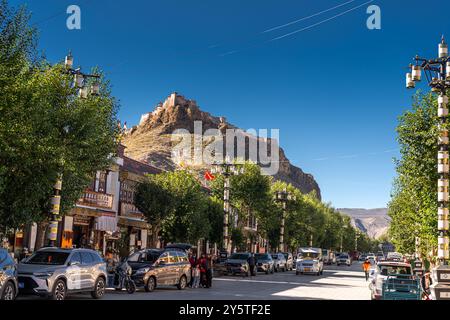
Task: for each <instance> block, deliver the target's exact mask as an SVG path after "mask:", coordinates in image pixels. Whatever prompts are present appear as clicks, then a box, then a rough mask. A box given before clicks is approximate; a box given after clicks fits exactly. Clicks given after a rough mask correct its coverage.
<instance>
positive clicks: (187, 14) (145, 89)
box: [10, 0, 450, 208]
mask: <svg viewBox="0 0 450 320" xmlns="http://www.w3.org/2000/svg"><path fill="white" fill-rule="evenodd" d="M347 1H348V0H321V1H304V0H302V1H300V0H289V1H288V0H276V1H275V0H252V1H250V0H249V1H243V0H227V1H213V0H208V1H206V0H203V1H200V0H198V1H197V0H192V1H185V0H151V1H144V0H128V1H111V0H71V1H66V0H29V1H27V3H28V7H29V9H30V10H32V12H33V17H32V21H33V22H37V23H38V24H37V26H38V28H39V29H40V48H41V49H42V50H44V51H45V54H46V56H47V58H48V59H49V60H50V61H52V62H56V61H58V60H60V59H63V57H64V56H65V54H66V53H67V51H68V50H69V49H72V50H73V54H74V56H75V64H76V65H82V66H83V67H84V68H85V69H86V68H88V67H90V66H93V65H99V66H101V67H102V68H103V69H104V70H105V71H106V72H107V74H108V76H109V79H110V80H111V82H112V85H113V94H114V95H115V96H117V97H118V98H119V99H120V101H121V110H120V114H119V115H120V118H121V119H122V120H124V121H128V123H129V124H136V123H137V122H138V120H139V117H140V115H141V114H142V113H145V112H148V111H151V110H152V108H153V106H154V105H155V104H156V103H157V102H159V101H160V100H162V99H164V98H165V97H166V96H167V95H168V94H169V93H170V92H172V91H177V92H179V93H181V94H183V95H185V96H186V97H187V98H192V99H195V100H197V102H198V103H199V105H200V106H201V108H202V109H204V110H206V111H209V112H211V113H212V114H215V115H224V116H226V117H227V118H228V120H229V121H230V122H231V123H233V124H235V125H238V126H239V127H241V128H244V129H247V128H279V129H280V136H281V137H280V140H281V145H282V146H283V148H284V149H285V151H286V153H287V156H288V157H289V158H290V159H291V160H292V162H293V163H294V164H296V165H298V166H300V167H301V168H302V169H303V170H304V171H305V172H309V173H311V174H313V175H314V177H315V178H316V180H317V181H318V183H319V185H320V187H321V189H322V194H323V198H324V200H326V201H331V202H332V203H333V205H334V206H336V207H361V208H375V207H384V206H386V204H387V202H388V201H389V197H390V191H391V186H392V179H393V177H394V175H395V171H394V165H393V161H392V158H393V157H395V156H398V145H397V143H396V135H395V131H394V129H395V126H396V121H397V120H396V119H397V117H398V116H399V115H400V114H401V113H402V111H403V110H405V109H406V108H408V107H409V106H410V104H411V99H410V97H411V94H412V92H410V91H406V89H404V82H405V80H404V75H405V72H406V69H405V67H406V66H407V65H408V64H409V63H410V61H411V58H412V57H413V56H414V55H415V54H416V53H420V54H423V55H428V56H434V55H436V54H437V43H438V42H439V40H440V35H441V34H442V33H447V34H448V37H449V39H450V28H449V27H450V19H449V12H450V2H448V1H442V0H440V1H438V0H429V1H426V2H424V1H418V0H414V1H406V0H404V1H400V0H399V1H387V0H381V1H374V2H373V3H372V4H376V5H379V6H380V8H381V14H382V29H381V30H368V29H367V28H366V19H367V17H368V15H367V14H366V8H367V7H368V6H369V4H367V5H364V6H362V7H360V8H358V9H355V10H353V11H349V12H348V13H347V14H344V15H342V16H339V17H336V19H331V20H329V21H327V22H325V23H322V24H319V25H317V26H315V27H312V28H310V29H307V30H305V31H303V32H299V33H296V34H294V35H292V36H289V37H285V38H283V39H280V40H277V41H268V40H270V39H272V38H274V37H277V36H280V35H283V34H286V33H289V32H292V31H295V30H299V29H302V28H304V27H308V26H311V25H313V24H316V23H318V22H321V21H324V20H326V19H328V18H331V17H333V16H335V15H338V14H340V13H342V12H344V11H347V10H349V9H352V8H354V7H356V6H358V5H360V4H362V3H364V2H366V1H367V0H363V1H361V0H355V1H353V2H351V3H348V4H347V5H345V6H342V7H339V8H337V9H335V10H332V11H329V12H325V13H323V14H321V15H317V16H315V17H312V18H310V19H307V20H304V21H301V22H299V23H296V24H293V25H289V26H287V27H285V28H281V29H277V30H275V31H273V32H268V33H263V34H262V33H261V32H262V31H264V30H267V29H269V28H272V27H275V26H278V25H282V24H285V23H289V22H291V21H293V20H296V19H300V18H302V17H305V16H309V15H312V14H315V13H316V12H319V11H322V10H326V9H328V8H331V7H333V6H337V5H339V4H342V3H344V2H347ZM23 2H24V1H10V3H12V4H19V3H23ZM70 4H77V5H79V6H80V7H81V10H82V29H81V30H79V31H69V30H68V29H67V28H66V18H67V16H68V15H66V14H65V11H66V8H67V6H68V5H70ZM425 5H426V6H427V7H428V8H431V7H434V8H439V9H436V10H431V9H426V8H425ZM230 52H231V54H226V53H230ZM224 54H225V55H224Z"/></svg>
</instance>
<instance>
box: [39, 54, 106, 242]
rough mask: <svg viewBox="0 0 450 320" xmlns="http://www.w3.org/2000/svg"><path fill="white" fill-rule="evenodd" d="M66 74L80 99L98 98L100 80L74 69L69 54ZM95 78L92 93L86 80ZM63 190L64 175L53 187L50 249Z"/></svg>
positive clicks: (54, 237)
mask: <svg viewBox="0 0 450 320" xmlns="http://www.w3.org/2000/svg"><path fill="white" fill-rule="evenodd" d="M64 66H65V68H66V69H65V72H66V73H67V74H70V75H73V76H74V83H73V85H74V87H75V88H77V90H78V97H79V98H81V99H86V98H87V97H88V94H89V93H90V94H91V95H92V96H97V95H99V93H100V85H99V82H98V80H97V79H99V78H100V76H99V75H96V74H85V73H82V72H81V68H78V69H73V56H72V54H71V53H70V52H69V54H68V55H67V56H66V58H65V61H64ZM88 78H94V79H96V80H95V81H94V82H93V84H92V85H91V87H90V92H89V90H88V87H87V86H86V85H85V79H88ZM63 130H64V134H68V133H69V130H70V128H69V127H68V126H65V127H64V128H63ZM61 189H62V173H60V174H59V175H58V178H57V180H56V182H55V185H54V186H53V195H52V197H51V200H50V201H51V209H50V225H49V228H48V234H47V238H48V243H49V246H50V247H54V246H55V245H56V240H57V238H58V222H59V220H60V206H61Z"/></svg>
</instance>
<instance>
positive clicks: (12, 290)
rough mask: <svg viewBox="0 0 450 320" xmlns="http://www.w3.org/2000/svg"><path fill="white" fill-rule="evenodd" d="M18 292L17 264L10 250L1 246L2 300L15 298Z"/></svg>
mask: <svg viewBox="0 0 450 320" xmlns="http://www.w3.org/2000/svg"><path fill="white" fill-rule="evenodd" d="M18 292H19V285H18V283H17V264H16V262H15V261H14V260H13V258H12V257H11V255H10V254H9V253H8V250H6V249H2V248H0V300H14V299H16V297H17V293H18Z"/></svg>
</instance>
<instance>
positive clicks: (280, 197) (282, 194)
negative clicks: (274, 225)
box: [275, 188, 296, 252]
mask: <svg viewBox="0 0 450 320" xmlns="http://www.w3.org/2000/svg"><path fill="white" fill-rule="evenodd" d="M295 199H296V197H295V195H294V194H292V193H291V192H288V191H287V189H286V188H284V190H283V191H277V192H276V194H275V200H276V201H277V202H280V203H281V204H282V206H283V213H282V216H281V228H280V244H279V247H278V250H279V251H280V252H284V251H285V250H284V227H285V223H286V213H287V203H288V201H291V200H292V201H295Z"/></svg>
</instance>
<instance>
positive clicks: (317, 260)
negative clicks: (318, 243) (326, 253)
mask: <svg viewBox="0 0 450 320" xmlns="http://www.w3.org/2000/svg"><path fill="white" fill-rule="evenodd" d="M304 273H313V274H316V275H322V274H323V258H322V249H320V248H300V250H299V253H298V255H297V265H296V268H295V274H296V275H299V274H304Z"/></svg>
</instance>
